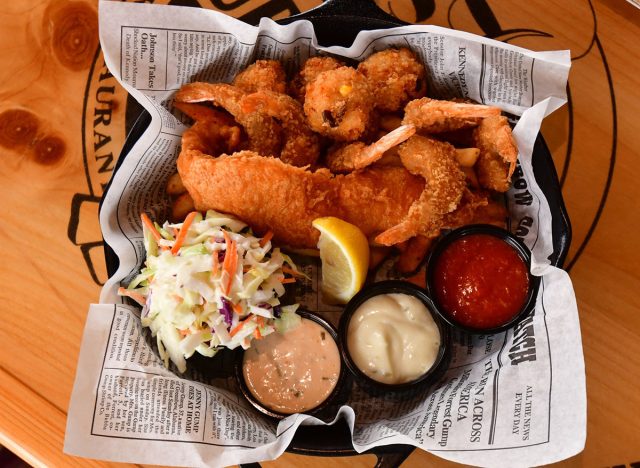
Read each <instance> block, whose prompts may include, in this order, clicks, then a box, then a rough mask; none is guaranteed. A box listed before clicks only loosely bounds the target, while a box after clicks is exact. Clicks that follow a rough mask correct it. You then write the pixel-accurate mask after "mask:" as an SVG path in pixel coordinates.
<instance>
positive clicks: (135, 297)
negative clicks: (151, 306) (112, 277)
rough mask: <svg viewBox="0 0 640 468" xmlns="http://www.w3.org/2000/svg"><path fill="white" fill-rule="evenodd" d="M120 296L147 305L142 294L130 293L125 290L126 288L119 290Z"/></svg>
mask: <svg viewBox="0 0 640 468" xmlns="http://www.w3.org/2000/svg"><path fill="white" fill-rule="evenodd" d="M118 294H120V295H122V296H127V297H130V298H131V299H133V300H134V301H136V302H137V303H138V304H140V305H145V304H146V303H147V300H146V299H145V298H144V296H143V295H142V294H139V293H137V292H134V291H129V290H128V289H125V288H119V289H118Z"/></svg>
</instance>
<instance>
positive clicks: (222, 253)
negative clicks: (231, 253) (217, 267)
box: [218, 250, 227, 263]
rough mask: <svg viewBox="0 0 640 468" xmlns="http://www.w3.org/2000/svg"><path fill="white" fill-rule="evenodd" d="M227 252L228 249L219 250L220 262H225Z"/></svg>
mask: <svg viewBox="0 0 640 468" xmlns="http://www.w3.org/2000/svg"><path fill="white" fill-rule="evenodd" d="M226 253H227V251H226V250H218V262H220V263H222V262H224V257H225V255H226Z"/></svg>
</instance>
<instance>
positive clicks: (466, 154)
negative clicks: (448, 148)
mask: <svg viewBox="0 0 640 468" xmlns="http://www.w3.org/2000/svg"><path fill="white" fill-rule="evenodd" d="M478 156H480V149H478V148H456V161H458V164H460V166H461V167H473V165H474V164H475V163H476V161H477V160H478Z"/></svg>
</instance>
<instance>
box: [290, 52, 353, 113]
mask: <svg viewBox="0 0 640 468" xmlns="http://www.w3.org/2000/svg"><path fill="white" fill-rule="evenodd" d="M340 67H344V63H343V62H341V61H340V60H338V59H335V58H333V57H324V56H322V57H321V56H318V57H311V58H309V59H307V61H306V62H304V65H303V66H302V68H301V69H300V71H299V72H298V73H297V74H296V76H294V77H293V79H292V80H291V82H290V83H289V94H291V95H292V96H293V97H294V98H296V99H297V100H298V101H300V102H304V97H305V93H306V89H307V85H308V84H309V83H311V82H312V81H313V80H315V79H316V77H317V76H318V75H319V74H320V73H322V72H325V71H329V70H335V69H336V68H340Z"/></svg>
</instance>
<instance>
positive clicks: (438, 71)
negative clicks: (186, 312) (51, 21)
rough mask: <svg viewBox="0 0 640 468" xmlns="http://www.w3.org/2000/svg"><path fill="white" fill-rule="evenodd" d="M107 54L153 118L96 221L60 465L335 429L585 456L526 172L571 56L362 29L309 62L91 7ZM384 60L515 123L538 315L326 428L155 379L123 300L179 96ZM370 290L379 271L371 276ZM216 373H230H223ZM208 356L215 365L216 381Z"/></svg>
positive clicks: (310, 39) (295, 28) (312, 49)
mask: <svg viewBox="0 0 640 468" xmlns="http://www.w3.org/2000/svg"><path fill="white" fill-rule="evenodd" d="M100 39H101V45H102V50H103V52H104V56H105V61H106V64H107V66H108V67H109V70H110V71H111V73H112V74H113V75H114V76H115V77H116V78H117V79H118V80H119V81H120V82H121V83H122V85H123V86H124V87H125V88H126V89H127V90H128V91H129V93H131V95H133V96H134V97H135V98H136V99H137V100H138V101H139V102H140V103H141V104H142V105H143V106H144V107H145V108H146V109H147V110H148V111H149V112H150V113H151V115H152V121H151V124H150V126H149V128H148V129H147V130H146V132H145V133H144V135H143V136H142V137H141V138H140V139H139V140H138V141H137V142H136V144H135V145H134V147H133V149H132V150H131V152H130V153H129V155H128V156H127V158H126V159H125V160H124V161H123V162H122V166H121V167H120V169H119V170H118V172H117V173H116V175H115V176H114V178H113V180H112V181H111V186H110V188H109V190H108V192H107V194H106V196H105V198H104V201H103V205H102V209H101V212H100V222H101V226H102V231H103V235H104V239H105V241H106V242H107V243H108V244H109V245H110V246H111V247H112V248H113V250H114V251H115V253H116V254H117V256H118V259H119V267H118V270H117V272H116V273H115V275H114V276H113V277H112V278H111V279H110V280H109V281H108V282H107V284H106V285H105V286H104V288H103V290H102V294H101V297H100V304H92V305H91V306H90V307H89V314H88V317H87V323H86V326H85V331H84V337H83V343H82V348H81V353H80V358H79V362H78V369H77V375H76V381H75V385H74V389H73V395H72V399H71V403H70V407H69V413H68V419H67V431H66V437H65V452H67V453H69V454H74V455H80V456H85V457H90V458H100V459H108V460H114V461H127V462H136V463H150V464H171V465H183V466H205V465H215V466H219V465H230V464H236V463H247V462H253V461H261V460H269V459H274V458H276V457H278V456H279V455H280V454H282V452H283V451H284V450H285V449H286V447H287V446H288V444H289V443H290V441H291V440H292V438H293V436H294V434H295V432H296V429H297V428H298V427H299V426H300V425H307V424H332V423H333V422H335V420H337V419H338V418H344V419H345V420H346V421H347V423H348V426H349V427H350V429H351V431H352V441H353V446H354V448H355V449H356V450H357V451H358V452H362V451H365V450H367V449H370V448H372V447H376V446H381V445H387V444H398V443H402V444H410V445H414V446H416V447H419V448H421V449H424V450H428V451H430V452H433V453H435V454H436V455H438V456H441V457H443V458H447V459H450V460H454V461H458V462H461V463H469V464H474V465H491V466H519V465H527V466H529V465H541V464H546V463H551V462H554V461H557V460H561V459H564V458H567V457H569V456H572V455H574V454H576V453H578V452H579V451H581V450H582V448H583V447H584V441H585V431H586V428H585V426H586V396H585V380H584V362H583V357H582V345H581V339H580V328H579V323H578V315H577V308H576V302H575V297H574V293H573V289H572V285H571V281H570V279H569V277H568V275H567V274H566V273H565V272H564V271H562V270H560V269H557V268H555V267H553V266H551V265H550V262H549V260H548V258H549V256H550V255H551V253H552V251H553V246H552V236H551V212H550V209H549V205H548V202H547V199H546V198H545V194H544V193H543V192H542V191H541V189H540V187H538V185H537V183H536V181H535V178H534V175H533V170H532V165H531V158H532V150H533V144H534V141H535V138H536V135H537V134H538V131H539V128H540V123H541V121H542V119H543V117H545V116H546V115H548V114H549V113H551V112H552V111H554V110H555V109H557V108H558V107H559V106H561V105H562V104H564V102H565V100H566V98H565V85H566V80H567V75H568V71H569V66H570V57H569V53H568V51H559V52H531V51H528V50H525V49H521V48H518V47H514V46H511V45H508V44H503V43H500V42H496V41H492V40H488V39H485V38H482V37H479V36H475V35H472V34H468V33H463V32H459V31H453V30H448V29H444V28H440V27H435V26H421V25H416V26H406V27H399V28H394V29H387V30H378V31H366V32H361V33H360V34H359V35H358V37H357V38H356V40H355V41H354V43H353V45H352V46H351V47H349V48H342V47H320V46H319V45H318V44H317V42H316V40H315V36H314V31H313V26H312V25H311V24H310V23H309V22H307V21H300V22H296V23H293V24H291V25H288V26H280V25H278V24H276V23H274V22H273V21H271V20H269V19H263V20H262V21H261V23H260V25H259V27H252V26H248V25H246V24H244V23H242V22H240V21H237V20H235V19H233V18H230V17H227V16H225V15H222V14H220V13H217V12H213V11H207V10H202V9H193V8H182V7H172V6H154V5H143V4H130V3H119V2H101V3H100ZM391 46H402V47H410V48H411V49H412V50H413V51H414V52H416V53H417V55H418V56H419V57H420V58H421V59H422V60H423V61H424V64H425V66H426V67H427V71H428V75H429V89H430V92H429V94H430V95H431V96H432V97H442V98H452V97H464V98H471V99H474V100H476V101H479V102H483V103H486V104H492V105H497V106H500V107H501V108H502V109H503V110H505V111H506V112H508V113H510V114H511V115H512V116H513V118H514V119H516V120H517V121H518V122H517V125H516V127H515V130H514V137H515V139H516V141H517V143H518V147H519V151H520V155H519V165H518V168H517V170H516V173H515V175H514V181H513V182H514V183H513V188H512V190H510V191H509V193H508V194H507V202H508V207H509V211H510V216H511V226H512V230H514V232H515V233H516V235H518V236H519V237H520V238H521V239H522V240H523V241H524V242H525V243H526V244H527V245H528V246H529V248H530V249H531V250H532V252H533V258H534V265H533V272H534V273H535V274H536V275H540V276H542V281H541V287H540V292H539V296H538V299H537V304H536V309H535V314H533V315H532V316H531V317H530V318H528V319H526V320H525V321H523V322H522V323H520V324H519V325H518V326H516V327H515V328H514V329H512V330H509V331H507V332H504V333H500V334H495V335H490V336H471V335H465V334H458V335H456V336H455V346H454V350H453V359H452V363H451V366H450V368H449V370H448V372H447V373H446V375H445V376H444V378H443V379H442V380H441V381H440V382H439V383H437V384H436V385H434V386H432V387H431V388H430V389H428V391H425V392H424V393H423V394H421V395H418V396H416V397H413V398H402V399H397V398H394V397H391V396H387V397H380V398H372V397H370V396H368V395H367V394H366V393H364V392H362V391H361V390H360V389H358V388H357V387H356V386H354V387H353V389H352V392H351V396H350V397H349V400H348V401H347V403H346V404H345V405H344V406H342V407H339V408H335V411H334V413H333V414H332V415H331V417H329V419H327V420H325V421H322V420H320V419H317V418H315V417H310V416H306V415H292V416H290V417H288V418H286V419H284V420H283V421H281V422H280V423H279V424H276V423H274V422H272V421H270V420H267V419H265V418H263V417H262V416H261V415H259V414H258V413H257V412H256V411H255V410H253V409H252V408H251V407H250V406H249V405H248V403H246V402H245V401H244V400H243V398H242V396H241V395H240V393H239V392H237V391H236V388H235V383H234V381H233V378H232V377H230V376H229V375H228V374H225V373H224V372H221V373H220V374H216V373H215V372H213V371H209V372H204V373H202V372H200V371H201V369H202V367H201V366H195V365H194V366H191V368H190V370H189V371H188V373H187V374H186V375H180V374H179V373H178V372H176V371H175V369H165V368H164V366H163V365H162V362H161V361H160V359H159V358H158V356H157V354H156V352H155V351H154V350H153V347H152V346H151V345H150V343H152V340H150V339H149V336H148V331H147V330H142V328H141V325H140V320H139V311H138V310H137V309H136V308H134V307H132V306H130V305H127V304H124V303H123V301H122V299H121V298H119V297H118V296H117V295H116V290H117V288H118V286H119V285H120V284H126V283H127V282H128V280H129V279H130V278H131V277H132V276H133V275H135V273H136V272H137V271H138V269H139V268H140V266H141V264H142V262H143V261H144V247H143V242H142V229H141V224H140V220H139V219H140V218H139V213H140V212H142V211H146V212H148V213H149V212H150V213H153V214H154V215H155V219H158V220H162V219H165V218H166V216H167V213H168V208H169V201H168V197H167V196H166V193H165V189H164V187H165V182H166V180H167V178H168V177H169V176H170V175H171V174H172V173H173V172H175V161H176V158H177V155H178V153H179V145H180V135H181V133H182V132H183V131H184V130H185V126H184V125H183V123H181V122H180V121H179V120H178V119H177V118H176V117H174V116H173V115H172V113H171V111H170V110H171V97H172V95H173V94H174V93H175V91H176V90H177V89H179V88H180V86H181V85H182V84H184V83H188V82H192V81H224V82H229V81H231V80H232V78H233V77H234V76H235V75H236V74H237V73H238V71H240V70H242V69H243V68H244V67H246V66H247V65H248V64H250V63H251V62H253V61H254V60H256V59H259V58H274V59H278V60H280V61H282V63H283V64H284V66H285V68H286V70H287V72H288V73H292V72H294V71H295V70H297V69H298V68H299V66H300V65H301V64H302V63H303V62H304V61H305V59H306V58H307V57H309V56H312V55H315V54H317V53H318V52H321V51H322V52H327V53H331V54H336V55H341V56H344V57H350V58H353V59H355V60H362V59H364V58H366V57H367V56H368V55H370V54H371V53H373V52H374V51H377V50H381V49H385V48H388V47H391ZM303 266H304V268H305V269H306V271H307V273H309V275H310V276H311V278H312V280H311V281H309V282H307V283H305V284H301V285H298V286H296V290H295V294H296V295H297V299H298V300H299V301H300V302H302V303H303V304H304V305H305V306H306V307H307V308H309V309H310V310H316V311H320V312H321V313H323V314H324V315H327V316H328V318H329V319H331V320H333V321H334V322H336V319H337V317H338V316H339V309H335V308H331V307H327V306H324V305H323V304H322V303H321V302H320V300H319V299H318V294H317V291H318V271H317V270H318V269H317V265H314V263H313V261H308V260H307V261H306V262H305V261H303ZM381 271H382V272H381V273H379V274H378V276H379V277H384V276H386V275H387V274H388V271H389V270H387V269H383V270H381ZM222 360H224V358H223V359H222ZM219 361H220V359H218V360H217V361H216V359H215V358H214V359H213V360H212V361H211V362H212V364H211V365H212V366H214V367H215V366H220V368H221V369H222V368H224V365H223V364H224V363H222V364H221V363H220V362H219Z"/></svg>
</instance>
